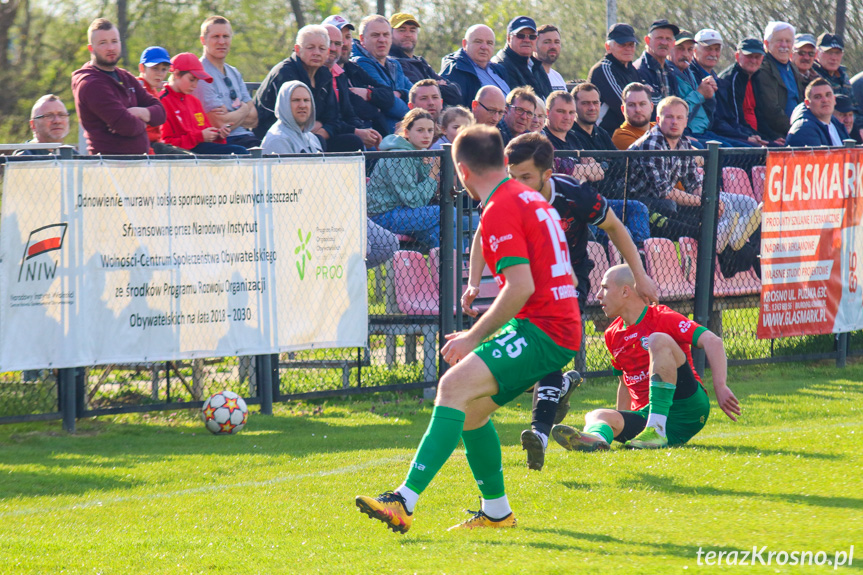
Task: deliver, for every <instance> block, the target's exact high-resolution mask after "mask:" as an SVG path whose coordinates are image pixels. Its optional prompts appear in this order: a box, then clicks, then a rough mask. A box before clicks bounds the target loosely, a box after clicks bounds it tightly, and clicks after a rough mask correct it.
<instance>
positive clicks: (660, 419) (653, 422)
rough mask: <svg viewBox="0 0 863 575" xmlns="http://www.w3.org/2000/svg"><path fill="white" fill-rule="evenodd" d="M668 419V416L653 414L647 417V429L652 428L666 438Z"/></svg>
mask: <svg viewBox="0 0 863 575" xmlns="http://www.w3.org/2000/svg"><path fill="white" fill-rule="evenodd" d="M667 419H668V416H667V415H659V414H658V413H651V414H650V415H648V416H647V425H646V426H645V427H652V428H654V429H655V430H656V432H657V433H658V434H659V435H661V436H662V437H665V421H666V420H667Z"/></svg>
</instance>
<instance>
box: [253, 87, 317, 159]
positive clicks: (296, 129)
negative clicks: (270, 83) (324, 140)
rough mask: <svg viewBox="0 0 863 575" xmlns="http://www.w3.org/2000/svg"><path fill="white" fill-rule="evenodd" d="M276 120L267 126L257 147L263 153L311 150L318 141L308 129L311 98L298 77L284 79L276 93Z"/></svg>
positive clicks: (312, 105)
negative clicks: (259, 146) (262, 139)
mask: <svg viewBox="0 0 863 575" xmlns="http://www.w3.org/2000/svg"><path fill="white" fill-rule="evenodd" d="M275 113H276V120H277V121H276V123H275V124H273V125H272V126H270V129H269V130H267V134H266V135H265V136H264V141H263V142H262V143H261V147H262V148H263V151H264V153H265V154H314V153H317V152H321V151H322V149H321V142H320V140H318V138H317V136H315V135H314V134H313V133H312V126H314V124H315V100H314V99H313V98H312V93H311V90H309V88H308V87H307V86H306V85H305V84H303V83H302V82H300V81H299V80H291V81H290V82H285V83H284V84H282V85H281V87H280V88H279V95H278V96H277V97H276V109H275Z"/></svg>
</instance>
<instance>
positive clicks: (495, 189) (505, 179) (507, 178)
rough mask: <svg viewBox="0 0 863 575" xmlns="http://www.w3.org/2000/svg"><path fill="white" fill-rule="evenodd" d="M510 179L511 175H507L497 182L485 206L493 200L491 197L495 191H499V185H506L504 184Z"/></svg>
mask: <svg viewBox="0 0 863 575" xmlns="http://www.w3.org/2000/svg"><path fill="white" fill-rule="evenodd" d="M509 180H510V177H509V176H507V177H505V178H504V179H502V180H501V181H499V182H498V183H497V185H496V186H495V187H494V189H493V190H492V191H491V193H490V194H489V195H488V197H487V198H486V199H485V204H484V205H483V207H485V206H486V205H488V203H489V201H491V197H492V196H493V195H494V193H495V192H496V191H497V189H498V188H499V187H501V186H502V185H504V184H505V183H506V182H508V181H509Z"/></svg>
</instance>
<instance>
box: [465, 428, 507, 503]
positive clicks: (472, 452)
mask: <svg viewBox="0 0 863 575" xmlns="http://www.w3.org/2000/svg"><path fill="white" fill-rule="evenodd" d="M461 439H462V441H464V451H465V456H466V457H467V462H468V465H470V470H471V472H472V473H473V478H474V479H476V484H477V485H478V486H479V490H480V492H481V493H482V497H483V499H497V498H498V497H503V496H504V495H506V491H505V490H504V487H503V458H502V457H501V453H500V438H499V437H498V436H497V430H496V429H495V428H494V424H493V423H492V422H491V420H490V419H489V420H488V423H486V424H485V425H483V426H482V427H480V428H479V429H471V430H470V431H464V432H462V434H461Z"/></svg>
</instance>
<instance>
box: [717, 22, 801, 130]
mask: <svg viewBox="0 0 863 575" xmlns="http://www.w3.org/2000/svg"><path fill="white" fill-rule="evenodd" d="M734 58H735V60H736V63H735V64H733V65H732V66H729V67H728V68H726V69H725V70H723V71H722V72H721V73H720V74H719V80H720V81H719V83H718V86H719V89H718V90H717V91H716V97H717V98H718V99H719V101H720V104H721V107H722V110H723V113H724V115H725V117H724V120H725V122H726V123H728V124H730V125H731V126H734V127H735V128H737V129H738V130H739V131H740V132H742V133H743V134H746V135H747V139H748V138H749V137H753V136H755V137H757V138H758V140H757V142H756V141H753V143H758V144H761V145H768V146H770V145H773V146H782V145H784V144H785V140H784V138H777V139H775V140H773V141H767V140H765V139H764V138H762V137H761V135H760V134H759V130H758V125H759V122H760V120H759V118H758V114H757V113H756V110H757V108H758V101H757V97H758V93H759V91H758V81H759V76H760V75H761V72H760V70H759V69H760V68H761V63H762V61H763V60H764V45H763V44H762V43H761V41H760V40H758V39H756V38H744V39H743V40H741V41H740V43H739V44H738V45H737V52H736V53H735V54H734ZM750 141H752V140H750Z"/></svg>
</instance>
